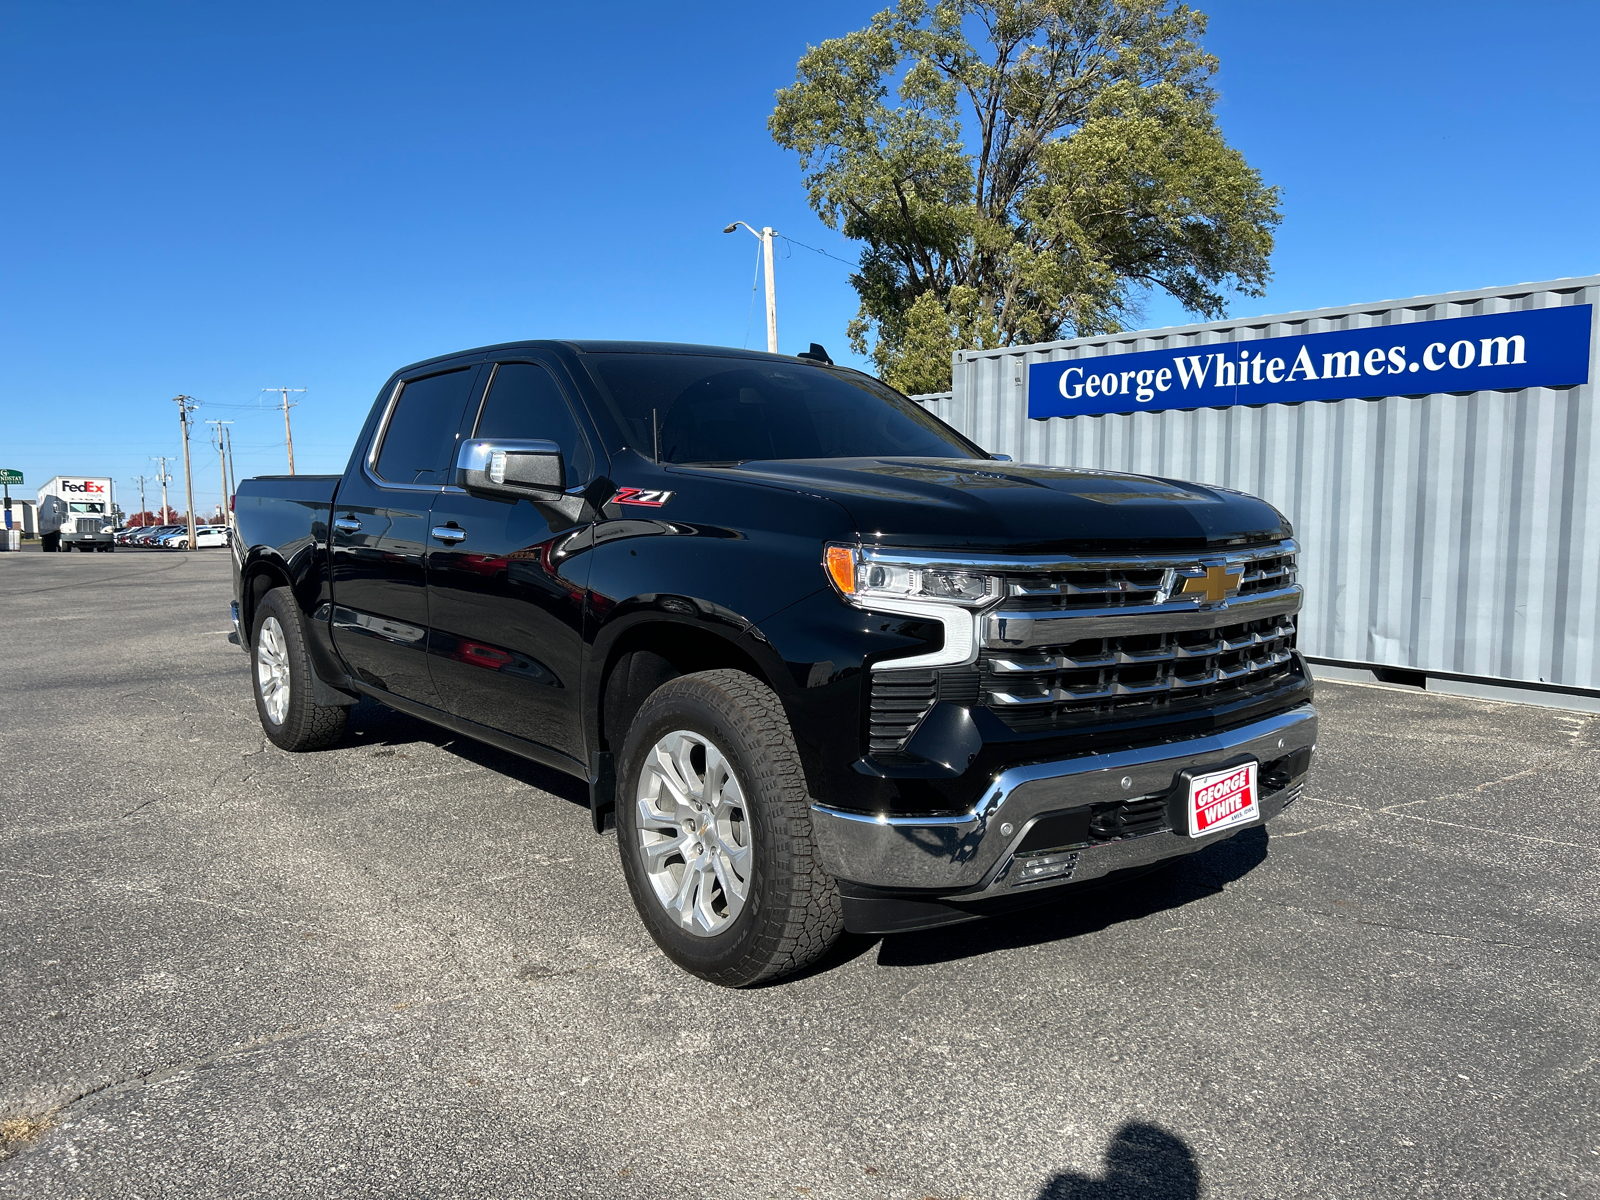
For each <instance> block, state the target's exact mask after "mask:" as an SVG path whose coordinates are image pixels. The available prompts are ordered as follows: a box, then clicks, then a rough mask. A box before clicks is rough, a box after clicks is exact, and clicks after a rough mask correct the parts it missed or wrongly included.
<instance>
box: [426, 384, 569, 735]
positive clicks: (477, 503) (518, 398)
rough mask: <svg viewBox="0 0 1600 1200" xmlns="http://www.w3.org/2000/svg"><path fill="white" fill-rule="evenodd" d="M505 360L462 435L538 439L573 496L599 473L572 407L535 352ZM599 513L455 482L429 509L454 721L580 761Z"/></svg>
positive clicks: (437, 652)
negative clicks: (586, 623)
mask: <svg viewBox="0 0 1600 1200" xmlns="http://www.w3.org/2000/svg"><path fill="white" fill-rule="evenodd" d="M515 357H519V356H510V357H508V359H507V360H502V361H499V362H497V363H495V364H493V365H492V366H491V367H488V368H485V372H486V374H488V375H489V380H488V383H487V384H486V386H485V388H484V392H485V395H484V399H483V400H482V402H481V404H480V405H479V407H478V409H477V411H476V412H475V413H473V414H472V416H470V417H469V418H468V419H467V420H466V421H465V422H463V436H464V437H483V438H511V439H525V438H537V439H541V440H545V441H552V442H555V443H556V444H557V445H559V446H560V447H561V454H562V462H563V466H564V468H565V486H566V488H567V490H568V492H569V493H571V492H572V491H574V490H576V489H578V488H581V487H582V486H583V485H584V484H586V483H588V482H589V480H590V479H591V478H593V475H594V456H593V453H592V452H591V450H590V447H589V441H588V437H587V435H586V434H585V433H584V432H583V429H582V427H581V422H580V421H579V420H577V419H576V411H577V410H576V409H575V407H574V406H573V405H572V404H571V402H570V400H569V399H568V397H567V396H566V394H565V391H564V389H563V387H562V385H561V384H560V383H559V382H558V380H557V377H556V375H555V374H553V373H552V372H551V371H550V370H549V369H548V364H547V363H545V362H544V361H542V360H540V359H539V357H538V356H537V355H530V356H520V357H522V361H511V360H510V358H515ZM592 517H593V514H592V512H591V511H590V510H589V509H588V507H587V505H586V504H585V502H584V501H583V499H582V498H581V497H579V496H576V495H571V494H567V495H561V494H558V493H554V492H552V493H551V495H550V497H549V499H548V500H543V499H541V500H532V499H527V498H520V499H517V498H510V497H499V496H487V495H475V494H470V493H466V492H461V491H457V490H456V489H454V488H451V489H450V490H449V491H447V492H445V493H444V494H442V495H441V496H440V497H439V499H438V501H437V502H436V503H435V505H434V509H433V518H432V524H433V527H434V530H435V532H438V531H440V530H441V529H449V528H450V527H454V529H455V530H456V531H458V532H447V533H445V537H444V539H441V538H437V537H435V538H433V539H432V541H431V542H430V544H429V549H428V592H429V602H428V603H429V612H430V614H431V617H432V630H431V633H430V636H429V660H430V662H431V663H432V670H433V678H434V682H435V683H436V685H437V686H438V689H439V695H440V699H441V701H442V702H443V704H444V706H445V708H446V709H447V710H448V711H450V712H452V713H455V714H456V715H457V716H460V717H465V718H466V719H467V720H469V721H476V722H478V723H479V724H480V725H487V726H489V727H490V728H492V729H498V730H501V731H503V732H505V733H509V734H513V735H515V736H516V737H520V738H524V739H526V740H528V741H532V742H538V743H540V744H542V745H545V746H548V747H550V748H551V749H554V750H559V751H561V752H562V753H563V754H567V755H570V756H571V757H573V758H577V759H580V760H582V759H583V757H584V752H583V745H582V742H583V731H582V723H581V720H580V717H579V709H580V693H579V671H580V670H581V667H582V663H583V596H584V589H585V587H586V586H587V583H588V575H589V559H590V556H589V554H588V553H587V546H588V540H587V538H586V537H585V536H584V534H585V532H586V530H587V523H588V522H589V521H590V520H592Z"/></svg>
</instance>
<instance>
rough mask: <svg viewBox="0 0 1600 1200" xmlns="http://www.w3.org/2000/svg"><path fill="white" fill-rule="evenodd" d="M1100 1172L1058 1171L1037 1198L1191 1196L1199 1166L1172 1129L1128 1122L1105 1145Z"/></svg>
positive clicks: (1177, 1199)
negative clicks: (1099, 1173) (1108, 1143)
mask: <svg viewBox="0 0 1600 1200" xmlns="http://www.w3.org/2000/svg"><path fill="white" fill-rule="evenodd" d="M1105 1164H1106V1165H1105V1173H1104V1174H1103V1175H1101V1176H1099V1177H1098V1178H1096V1177H1094V1176H1090V1175H1080V1174H1079V1173H1078V1172H1076V1171H1062V1172H1061V1173H1059V1174H1057V1175H1055V1176H1053V1177H1052V1178H1051V1179H1050V1181H1049V1182H1048V1183H1046V1184H1045V1185H1044V1187H1043V1188H1041V1189H1040V1190H1039V1194H1038V1196H1037V1198H1036V1200H1196V1198H1197V1197H1198V1196H1199V1195H1200V1164H1199V1163H1197V1162H1196V1161H1195V1157H1194V1151H1192V1150H1190V1149H1189V1145H1188V1143H1187V1142H1185V1141H1184V1140H1183V1139H1182V1138H1181V1137H1179V1136H1178V1135H1177V1134H1175V1133H1171V1132H1169V1131H1168V1130H1165V1129H1163V1128H1161V1126H1159V1125H1152V1124H1150V1123H1148V1122H1145V1121H1129V1122H1127V1123H1126V1124H1124V1125H1123V1126H1122V1128H1120V1129H1118V1130H1117V1132H1116V1133H1115V1134H1114V1135H1112V1138H1111V1144H1110V1145H1109V1146H1107V1147H1106V1155H1105Z"/></svg>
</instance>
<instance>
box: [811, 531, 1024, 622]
mask: <svg viewBox="0 0 1600 1200" xmlns="http://www.w3.org/2000/svg"><path fill="white" fill-rule="evenodd" d="M823 566H824V567H825V568H826V570H827V572H828V578H829V579H830V580H832V581H833V586H834V587H836V588H838V589H839V591H840V593H841V594H842V595H843V596H844V597H845V599H847V600H849V601H850V602H851V603H852V604H858V605H860V606H861V607H863V608H871V607H874V605H873V601H875V600H918V601H923V602H926V603H936V604H959V605H962V606H964V607H967V608H978V607H981V606H983V605H985V604H987V603H988V602H989V601H990V600H992V599H994V598H995V597H996V596H998V595H999V594H1000V581H999V580H998V579H996V578H995V577H994V576H993V575H984V574H982V573H980V572H977V571H972V570H967V569H964V568H961V567H951V566H945V565H933V564H929V565H926V566H924V565H922V564H919V563H917V562H915V561H909V560H908V558H907V556H906V555H905V553H904V552H900V551H889V552H885V551H881V550H874V549H871V548H870V547H863V546H840V545H830V546H828V547H827V549H826V551H825V554H824V557H823Z"/></svg>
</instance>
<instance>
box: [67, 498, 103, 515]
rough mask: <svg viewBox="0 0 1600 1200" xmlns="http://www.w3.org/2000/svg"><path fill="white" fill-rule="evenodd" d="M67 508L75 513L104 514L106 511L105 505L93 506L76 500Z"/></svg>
mask: <svg viewBox="0 0 1600 1200" xmlns="http://www.w3.org/2000/svg"><path fill="white" fill-rule="evenodd" d="M67 507H68V508H70V509H71V510H72V511H73V512H95V513H103V512H105V510H106V506H105V505H104V504H91V503H89V502H87V501H83V500H74V501H73V502H72V503H71V504H69V505H67Z"/></svg>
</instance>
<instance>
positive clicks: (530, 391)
mask: <svg viewBox="0 0 1600 1200" xmlns="http://www.w3.org/2000/svg"><path fill="white" fill-rule="evenodd" d="M472 436H473V437H475V438H512V439H522V438H538V439H542V440H544V441H547V442H554V443H555V444H556V445H558V446H560V447H561V461H562V463H563V464H564V465H565V466H566V474H567V486H568V487H575V486H577V485H578V484H582V483H586V482H588V480H589V477H590V475H592V474H593V467H594V458H593V456H592V455H591V454H590V452H589V443H588V441H587V439H585V437H584V436H583V431H582V429H581V428H580V427H579V425H578V419H577V417H576V416H575V415H574V414H573V411H572V405H571V404H570V403H569V402H568V401H567V397H566V396H565V394H563V392H562V391H561V386H560V384H558V383H557V382H556V380H555V376H553V375H552V374H550V372H549V371H548V370H546V369H545V368H544V367H542V366H540V365H539V364H538V363H501V364H499V366H497V367H496V368H495V371H494V379H493V381H492V382H491V383H490V384H489V395H488V396H487V397H485V399H484V402H483V409H482V411H481V412H479V413H478V424H477V427H476V428H475V429H474V430H473V431H472Z"/></svg>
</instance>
